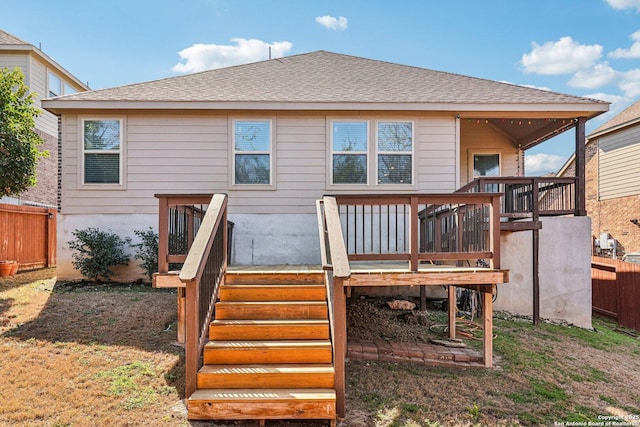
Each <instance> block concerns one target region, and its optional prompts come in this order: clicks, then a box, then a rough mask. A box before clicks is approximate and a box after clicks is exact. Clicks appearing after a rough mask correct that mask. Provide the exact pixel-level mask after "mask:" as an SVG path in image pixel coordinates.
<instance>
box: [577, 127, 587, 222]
mask: <svg viewBox="0 0 640 427" xmlns="http://www.w3.org/2000/svg"><path fill="white" fill-rule="evenodd" d="M576 120H577V123H576V178H577V180H576V181H577V182H576V215H577V216H586V215H587V207H586V201H585V191H586V185H585V184H586V183H585V181H586V172H585V166H586V165H585V162H586V158H585V157H586V154H585V153H586V148H585V123H586V122H587V118H586V117H578V118H577V119H576Z"/></svg>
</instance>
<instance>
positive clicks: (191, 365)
mask: <svg viewBox="0 0 640 427" xmlns="http://www.w3.org/2000/svg"><path fill="white" fill-rule="evenodd" d="M185 289H186V296H187V297H186V302H187V305H188V306H187V307H186V313H185V314H186V328H185V330H186V340H185V350H184V359H185V360H184V365H185V366H184V371H185V380H184V381H185V398H186V399H188V398H189V397H190V396H191V395H192V394H193V393H194V392H195V391H196V388H197V376H198V359H199V356H200V355H199V354H198V353H199V352H198V337H199V336H200V333H199V330H198V317H199V313H198V308H199V307H200V302H199V301H198V283H197V281H195V280H192V281H190V282H188V283H186V287H185Z"/></svg>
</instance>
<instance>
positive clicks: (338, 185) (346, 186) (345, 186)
mask: <svg viewBox="0 0 640 427" xmlns="http://www.w3.org/2000/svg"><path fill="white" fill-rule="evenodd" d="M334 123H364V124H365V125H366V126H367V133H366V135H367V149H366V151H333V124H334ZM334 154H365V155H366V156H367V162H366V163H367V165H366V176H365V179H366V182H364V183H360V184H358V183H351V182H350V183H334V182H333V156H334ZM328 163H329V170H328V174H327V175H328V176H329V183H328V184H329V186H330V187H334V188H342V189H349V188H354V189H358V188H364V187H367V186H369V183H370V182H371V171H370V168H371V121H370V120H363V119H361V118H360V119H342V118H341V119H331V120H329V162H328Z"/></svg>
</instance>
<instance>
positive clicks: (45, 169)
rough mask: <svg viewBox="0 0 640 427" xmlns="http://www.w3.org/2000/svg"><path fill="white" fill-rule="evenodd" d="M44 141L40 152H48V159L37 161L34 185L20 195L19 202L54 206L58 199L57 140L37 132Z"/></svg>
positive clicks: (43, 158) (42, 158)
mask: <svg viewBox="0 0 640 427" xmlns="http://www.w3.org/2000/svg"><path fill="white" fill-rule="evenodd" d="M36 132H38V134H39V135H40V136H41V137H42V139H43V140H44V144H43V145H41V146H40V147H39V148H40V150H47V151H49V156H48V157H41V158H40V159H39V160H38V166H37V169H36V172H37V182H36V185H35V186H34V187H32V188H30V189H29V190H27V191H25V192H24V193H22V194H20V196H19V198H20V199H21V200H25V201H29V202H37V203H44V204H47V205H52V206H56V203H57V198H58V138H57V137H54V136H51V135H48V134H46V133H44V132H40V131H37V130H36Z"/></svg>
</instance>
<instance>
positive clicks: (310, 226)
mask: <svg viewBox="0 0 640 427" xmlns="http://www.w3.org/2000/svg"><path fill="white" fill-rule="evenodd" d="M229 220H230V221H232V222H233V223H234V227H233V237H232V246H231V263H232V264H237V265H270V264H294V265H295V264H316V265H319V264H320V245H319V240H318V225H317V222H316V216H315V215H307V214H289V215H271V214H255V215H246V214H236V215H229ZM88 227H95V228H98V229H100V230H103V231H111V232H113V233H115V234H117V235H119V236H120V237H123V238H124V237H130V238H131V239H132V243H134V244H135V243H138V238H137V236H136V235H135V234H134V230H146V229H148V228H149V227H152V228H153V229H154V230H156V231H157V229H158V217H157V215H148V214H130V215H59V216H58V235H57V237H58V266H57V274H58V278H59V279H60V280H78V279H81V278H82V277H81V275H80V273H79V272H78V271H76V270H75V269H74V268H73V265H72V254H73V252H72V251H71V250H70V249H69V245H68V242H69V241H71V240H73V238H74V236H73V235H72V232H73V231H75V230H80V229H85V228H88ZM128 252H129V253H130V254H131V256H132V259H131V261H130V263H129V265H128V266H127V267H117V268H114V269H113V271H114V272H116V273H117V277H114V278H113V279H114V280H115V281H128V280H136V279H138V278H144V271H143V270H141V269H140V268H139V267H138V263H139V261H138V260H135V259H133V254H134V252H135V250H133V249H131V248H128Z"/></svg>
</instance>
